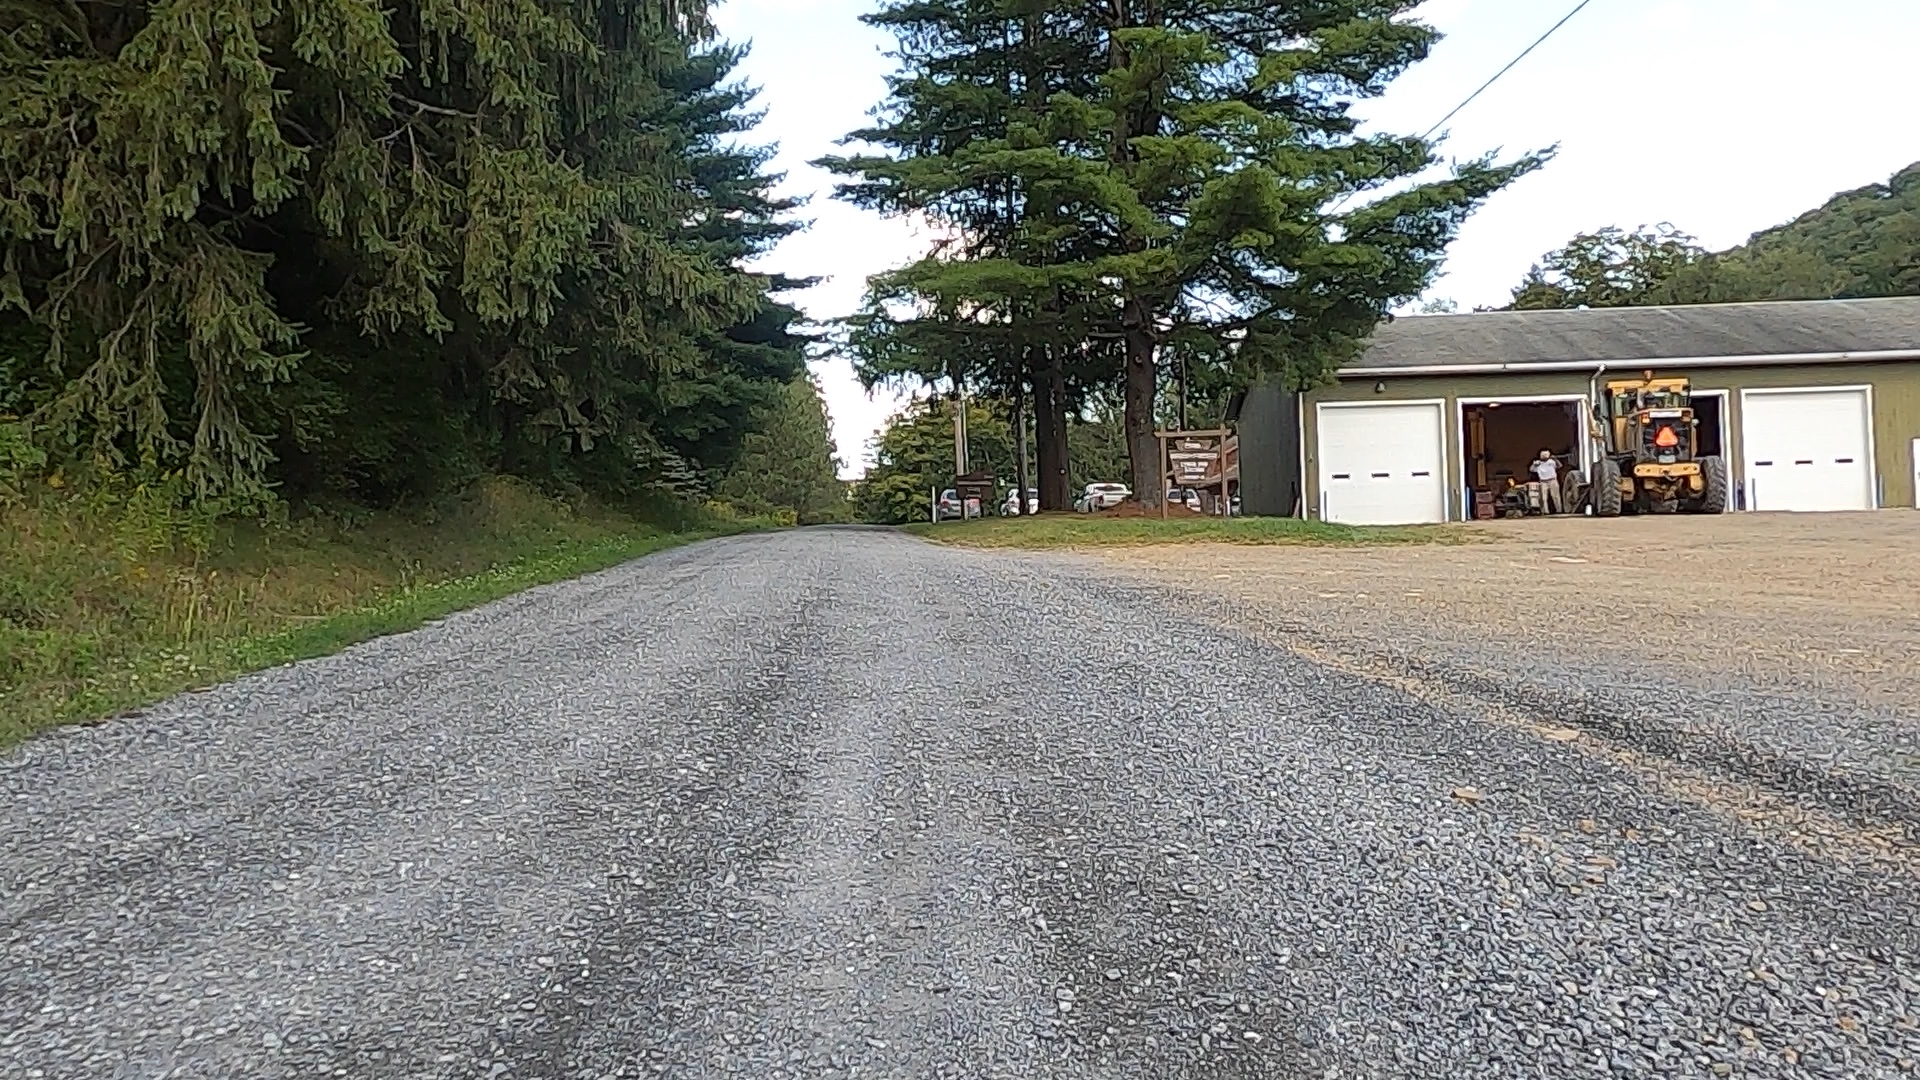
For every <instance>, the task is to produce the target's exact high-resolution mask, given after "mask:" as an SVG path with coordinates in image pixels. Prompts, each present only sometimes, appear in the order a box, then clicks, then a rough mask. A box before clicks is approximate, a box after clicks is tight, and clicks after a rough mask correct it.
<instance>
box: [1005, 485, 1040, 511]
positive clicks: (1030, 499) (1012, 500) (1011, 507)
mask: <svg viewBox="0 0 1920 1080" xmlns="http://www.w3.org/2000/svg"><path fill="white" fill-rule="evenodd" d="M1021 512H1022V511H1021V510H1020V490H1019V489H1018V488H1015V489H1014V490H1012V491H1009V492H1007V497H1006V500H1005V501H1004V502H1002V503H1001V504H1000V513H1002V514H1003V515H1005V516H1007V517H1015V516H1017V515H1019V514H1020V513H1021ZM1025 512H1026V513H1028V514H1037V513H1039V512H1040V496H1039V495H1038V494H1036V493H1035V492H1034V491H1033V490H1032V489H1031V488H1029V489H1028V490H1027V509H1026V511H1025Z"/></svg>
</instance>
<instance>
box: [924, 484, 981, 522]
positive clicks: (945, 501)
mask: <svg viewBox="0 0 1920 1080" xmlns="http://www.w3.org/2000/svg"><path fill="white" fill-rule="evenodd" d="M980 514H981V509H980V507H979V506H977V505H975V506H966V505H964V504H963V503H961V501H960V493H959V492H958V491H955V490H954V489H952V488H948V489H947V490H945V491H942V492H941V493H940V498H939V499H938V500H937V501H936V502H935V503H934V511H933V520H935V521H954V520H958V519H961V518H970V517H979V516H980Z"/></svg>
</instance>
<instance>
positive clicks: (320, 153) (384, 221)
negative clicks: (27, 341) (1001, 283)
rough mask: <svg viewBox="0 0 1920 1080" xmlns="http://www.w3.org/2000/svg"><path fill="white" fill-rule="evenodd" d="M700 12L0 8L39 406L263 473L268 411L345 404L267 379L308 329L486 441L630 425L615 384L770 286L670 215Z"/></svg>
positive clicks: (201, 463) (5, 126) (225, 475)
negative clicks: (378, 366) (671, 80)
mask: <svg viewBox="0 0 1920 1080" xmlns="http://www.w3.org/2000/svg"><path fill="white" fill-rule="evenodd" d="M705 31H706V22H705V11H704V5H702V4H699V3H695V2H682V0H597V2H595V3H591V4H589V3H584V2H580V0H574V2H564V3H536V2H533V0H477V2H475V3H467V4H451V3H447V2H445V0H404V2H400V3H387V4H373V3H368V2H366V0H299V2H295V3H285V4H282V3H273V2H269V0H172V2H169V3H157V4H152V5H144V6H132V7H128V6H108V5H84V6H74V5H68V4H63V3H55V2H53V0H23V2H22V3H19V4H13V5H8V6H6V7H4V8H0V301H3V302H4V303H5V304H8V305H10V306H11V307H12V308H13V309H14V310H16V311H19V312H21V313H24V314H25V315H26V316H27V317H29V318H30V319H31V320H32V322H33V323H34V324H35V325H37V326H39V327H41V328H43V329H44V330H46V331H47V332H48V333H49V335H50V337H51V342H52V344H51V347H50V348H49V351H48V354H47V358H46V361H45V363H44V369H43V372H42V373H41V374H42V375H44V376H45V377H48V378H51V379H53V380H54V381H55V382H56V383H57V384H58V386H59V391H58V393H56V394H55V395H53V396H52V398H51V400H49V401H47V402H46V403H45V404H43V405H42V406H41V407H40V408H39V410H38V412H39V419H41V420H42V421H44V424H43V427H44V428H45V429H47V430H50V431H54V432H58V433H62V434H64V435H66V436H67V437H68V438H70V439H73V440H76V441H81V442H83V443H84V445H86V446H88V447H90V448H91V449H92V450H93V451H94V452H95V453H97V454H98V455H100V456H102V457H103V458H105V459H107V460H110V461H116V462H119V463H123V464H124V463H130V462H137V461H142V460H145V461H149V462H155V463H158V464H159V465H161V466H163V467H172V466H177V467H181V468H183V469H185V470H186V472H187V473H188V475H189V476H190V477H191V478H192V479H193V481H194V482H195V484H196V486H197V487H198V489H199V490H200V491H201V492H202V493H203V494H205V495H213V494H218V493H229V494H233V493H238V494H240V495H243V496H247V495H257V494H258V493H259V492H260V490H261V489H262V486H263V484H264V483H265V482H266V480H267V478H268V467H269V465H270V463H271V460H272V458H273V456H274V453H273V448H274V445H275V443H274V439H275V437H276V432H275V431H274V430H273V429H274V428H275V427H279V428H280V429H281V431H280V434H281V435H282V436H285V435H286V432H288V431H291V430H294V429H298V428H300V427H301V426H302V425H309V426H310V425H314V424H319V423H322V422H324V421H325V420H326V418H327V417H328V416H332V417H334V418H335V419H339V418H340V417H342V416H345V415H348V414H350V413H351V412H352V410H351V408H350V407H343V406H342V405H341V403H340V402H339V401H338V400H337V399H338V395H337V394H336V395H334V400H333V401H332V404H328V403H327V401H328V394H327V393H326V392H325V391H326V390H327V389H328V387H327V386H326V385H323V384H325V380H324V379H322V380H320V382H319V383H316V382H315V381H314V380H313V379H311V378H307V379H306V383H307V384H308V386H307V388H306V390H302V391H300V392H298V393H290V392H289V390H288V388H289V386H291V385H293V384H292V383H291V382H290V380H296V379H301V378H303V373H302V370H301V369H302V364H303V362H304V358H303V354H304V353H305V350H306V347H307V346H309V345H311V344H314V343H315V342H316V341H318V342H320V343H323V344H326V345H328V346H329V347H330V348H335V349H337V350H338V351H339V353H340V356H338V357H336V358H335V359H336V366H338V365H340V364H344V365H347V366H349V367H351V366H352V365H353V364H354V363H357V362H360V360H361V358H362V357H364V356H366V355H367V354H374V355H382V356H391V357H393V358H404V359H405V360H406V361H407V362H409V363H419V364H424V365H428V367H429V368H430V370H425V371H422V372H421V376H422V377H421V378H420V379H419V380H418V382H419V383H420V385H421V386H423V387H432V388H434V389H435V390H436V391H438V392H440V393H443V394H447V395H450V396H454V397H459V396H462V395H465V398H466V400H471V401H478V402H481V403H483V408H485V409H486V411H488V412H489V413H491V415H489V416H486V417H484V418H483V423H484V426H487V427H490V428H493V429H496V430H497V431H498V433H499V436H500V438H502V439H503V440H505V441H506V442H507V443H514V442H520V443H525V444H529V445H547V444H549V443H553V442H555V441H556V440H557V441H559V442H561V443H563V444H566V445H569V446H571V447H573V448H574V449H575V450H585V449H587V448H589V447H591V446H592V445H593V444H594V443H595V442H596V440H603V439H607V438H620V437H625V436H630V435H631V434H632V433H633V432H634V430H635V428H636V419H637V418H635V417H634V416H632V415H630V414H627V413H625V412H624V411H623V410H622V409H621V408H620V407H619V402H620V400H621V399H622V395H623V394H624V393H625V392H626V391H628V390H630V389H631V387H632V386H633V385H634V384H636V383H637V382H641V381H644V380H647V379H651V378H654V377H658V376H661V375H664V374H668V373H673V372H685V371H687V370H691V369H692V368H694V367H697V366H698V365H699V364H701V363H702V362H704V354H703V353H702V351H701V349H700V343H701V341H702V340H703V339H704V338H705V337H706V336H707V335H711V334H714V333H717V332H721V331H723V330H724V329H725V328H726V327H727V326H729V325H731V324H733V323H736V322H738V321H739V320H741V319H743V318H749V317H751V316H752V315H753V312H754V311H755V310H756V309H757V307H758V306H759V304H760V302H761V297H762V296H763V295H764V289H763V287H762V286H761V284H760V283H758V282H756V281H755V280H754V279H752V278H751V277H749V276H748V275H745V274H743V273H740V272H739V271H738V270H737V269H735V268H732V267H730V266H728V265H727V264H726V263H725V262H724V261H723V260H721V259H719V258H717V257H716V256H715V254H714V253H713V252H711V251H708V250H705V249H703V248H702V247H701V246H700V245H699V244H697V243H692V242H689V241H688V240H687V238H686V237H685V236H684V235H683V233H682V228H683V224H684V222H685V221H686V220H687V218H688V217H689V216H690V215H692V214H694V213H696V212H697V210H698V206H699V202H698V199H699V196H698V195H697V194H696V192H695V191H694V189H693V188H692V187H691V186H690V185H689V184H687V183H686V182H685V176H684V172H683V166H682V161H681V160H680V159H679V158H678V157H677V156H676V155H677V154H678V153H679V149H680V146H679V142H678V141H677V140H678V138H679V137H678V136H677V135H676V134H675V133H674V132H673V131H671V130H669V129H667V128H665V126H664V121H665V119H666V118H668V117H669V116H670V115H671V114H672V113H673V111H674V110H675V109H676V108H677V107H678V106H677V102H676V99H675V92H674V89H673V88H672V87H671V86H667V85H664V84H663V82H662V77H661V76H662V73H663V72H671V71H673V70H674V69H676V68H681V67H684V66H685V65H686V64H688V63H689V60H688V54H687V49H688V40H687V39H688V37H689V36H691V35H698V34H702V33H704V32H705ZM337 330H344V331H349V332H356V333H359V334H363V335H365V337H364V339H363V343H362V344H360V345H359V346H358V347H356V344H355V343H353V342H352V341H351V339H347V340H346V341H345V343H342V341H341V340H340V339H341V337H342V335H340V334H338V333H334V332H333V331H337ZM309 391H311V392H309ZM296 406H297V408H298V409H300V410H304V411H294V410H295V408H296Z"/></svg>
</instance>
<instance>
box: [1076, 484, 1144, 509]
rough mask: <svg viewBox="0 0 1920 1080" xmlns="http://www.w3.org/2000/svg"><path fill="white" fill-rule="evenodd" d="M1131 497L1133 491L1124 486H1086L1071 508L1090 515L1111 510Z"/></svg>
mask: <svg viewBox="0 0 1920 1080" xmlns="http://www.w3.org/2000/svg"><path fill="white" fill-rule="evenodd" d="M1132 497H1133V489H1132V488H1130V487H1128V486H1127V485H1125V484H1088V485H1087V487H1086V490H1085V491H1082V492H1081V493H1080V497H1079V498H1078V499H1075V500H1074V503H1073V508H1074V509H1075V510H1078V511H1080V512H1081V513H1083V514H1091V513H1093V512H1094V511H1096V510H1111V509H1113V508H1114V507H1116V506H1119V505H1120V504H1121V503H1123V502H1126V501H1127V500H1128V499H1130V498H1132Z"/></svg>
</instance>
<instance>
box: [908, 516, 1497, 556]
mask: <svg viewBox="0 0 1920 1080" xmlns="http://www.w3.org/2000/svg"><path fill="white" fill-rule="evenodd" d="M906 529H907V531H908V532H911V533H914V534H916V535H918V536H924V537H926V538H927V539H929V540H937V541H940V542H942V543H948V544H960V545H965V546H968V547H997V548H1038V549H1047V548H1092V547H1121V546H1136V547H1137V546H1145V545H1153V544H1296V545H1314V546H1322V547H1330V546H1348V547H1354V546H1362V545H1378V544H1433V543H1464V542H1466V541H1467V540H1468V534H1467V533H1466V532H1465V531H1464V530H1462V529H1458V528H1448V527H1446V526H1424V525H1423V526H1408V527H1404V528H1386V527H1373V526H1357V525H1329V524H1327V523H1325V522H1320V521H1301V520H1298V519H1295V518H1233V519H1231V520H1222V519H1220V518H1202V517H1185V518H1172V519H1169V520H1167V521H1161V520H1160V519H1159V518H1149V517H1106V516H1104V515H1100V514H1042V515H1040V516H1038V517H1030V518H1018V517H1014V518H984V519H981V520H977V521H967V522H958V521H947V522H941V523H939V524H937V525H936V524H932V523H929V522H921V523H918V524H914V525H908V526H906Z"/></svg>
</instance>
